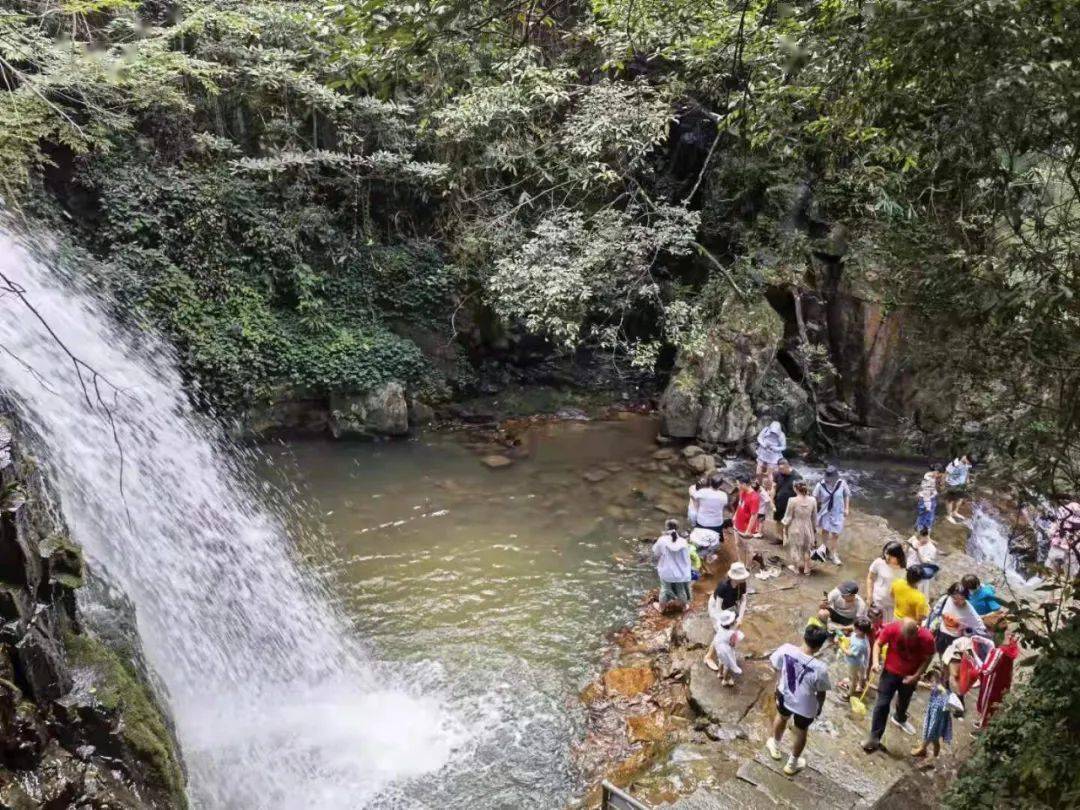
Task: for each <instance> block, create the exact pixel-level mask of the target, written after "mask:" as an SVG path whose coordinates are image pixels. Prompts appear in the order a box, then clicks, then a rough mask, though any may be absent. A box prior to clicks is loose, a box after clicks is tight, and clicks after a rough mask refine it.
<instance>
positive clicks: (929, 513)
mask: <svg viewBox="0 0 1080 810" xmlns="http://www.w3.org/2000/svg"><path fill="white" fill-rule="evenodd" d="M941 476H942V472H941V465H940V464H931V465H930V469H929V470H927V471H926V472H925V473H924V474H923V477H922V480H921V481H920V482H919V493H918V501H917V502H916V505H915V531H921V530H922V529H926V530H927V531H929V530H930V529H932V528H933V527H934V517H935V515H936V513H937V496H938V489H939V488H940V486H941Z"/></svg>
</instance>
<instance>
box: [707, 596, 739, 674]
mask: <svg viewBox="0 0 1080 810" xmlns="http://www.w3.org/2000/svg"><path fill="white" fill-rule="evenodd" d="M716 625H717V627H716V635H715V636H713V641H712V644H711V645H710V647H711V649H712V651H713V654H714V656H715V658H716V661H717V663H718V664H719V665H720V668H719V669H718V670H717V672H716V674H717V676H718V677H719V678H720V683H722V684H723V685H724V686H734V685H735V676H736V675H742V668H741V667H740V666H739V658H738V656H737V655H736V654H735V645H736V644H738V643H739V642H740V641H742V639H743V638H744V636H743V633H742V632H741V631H740V630H739V627H738V616H737V615H736V614H735V611H734V610H725V611H723V612H722V613H720V615H719V616H717V618H716ZM707 660H708V659H706V661H707ZM706 665H708V664H706Z"/></svg>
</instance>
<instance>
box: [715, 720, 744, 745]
mask: <svg viewBox="0 0 1080 810" xmlns="http://www.w3.org/2000/svg"><path fill="white" fill-rule="evenodd" d="M705 734H706V736H708V738H709V739H710V740H715V741H716V742H734V741H735V740H748V739H750V735H749V733H748V732H747V731H746V728H745V726H741V725H739V724H737V723H733V724H720V723H709V724H708V725H706V726H705Z"/></svg>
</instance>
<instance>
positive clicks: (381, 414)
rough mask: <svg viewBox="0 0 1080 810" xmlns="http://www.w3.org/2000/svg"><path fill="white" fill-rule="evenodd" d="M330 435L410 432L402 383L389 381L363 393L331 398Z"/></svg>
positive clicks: (375, 434) (337, 437) (340, 436)
mask: <svg viewBox="0 0 1080 810" xmlns="http://www.w3.org/2000/svg"><path fill="white" fill-rule="evenodd" d="M330 432H331V433H332V434H333V436H334V438H336V439H340V438H343V437H357V436H404V435H406V434H407V433H408V432H409V405H408V402H407V401H406V399H405V389H404V388H403V387H402V385H401V383H399V382H388V383H385V384H384V385H381V386H379V387H378V388H375V389H373V390H371V391H368V392H367V393H364V394H333V395H331V397H330Z"/></svg>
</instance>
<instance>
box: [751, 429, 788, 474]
mask: <svg viewBox="0 0 1080 810" xmlns="http://www.w3.org/2000/svg"><path fill="white" fill-rule="evenodd" d="M757 445H758V449H757V473H758V475H768V474H769V473H770V472H772V471H773V470H775V469H776V465H777V464H779V463H780V459H781V458H783V457H784V451H785V450H787V436H785V435H784V429H783V428H782V427H780V423H779V422H772V423H770V424H769V426H768V427H765V428H762V430H761V432H760V433H759V434H758V437H757Z"/></svg>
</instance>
